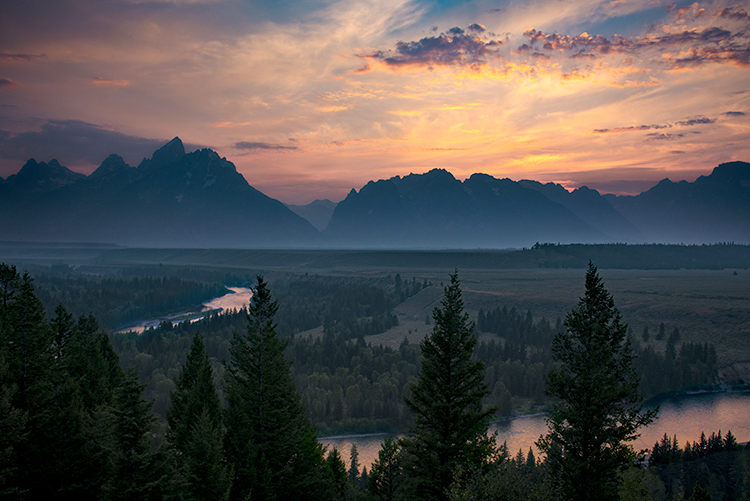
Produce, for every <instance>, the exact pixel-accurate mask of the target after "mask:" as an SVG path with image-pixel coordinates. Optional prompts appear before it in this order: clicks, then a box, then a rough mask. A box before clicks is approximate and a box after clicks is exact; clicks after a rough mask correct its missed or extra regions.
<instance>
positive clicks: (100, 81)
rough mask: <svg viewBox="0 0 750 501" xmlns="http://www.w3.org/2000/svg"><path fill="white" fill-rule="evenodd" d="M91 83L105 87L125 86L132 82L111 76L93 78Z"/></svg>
mask: <svg viewBox="0 0 750 501" xmlns="http://www.w3.org/2000/svg"><path fill="white" fill-rule="evenodd" d="M91 83H93V84H94V85H96V86H97V87H100V86H104V87H125V86H127V85H130V82H128V81H127V80H112V79H109V78H99V77H95V78H94V79H92V80H91Z"/></svg>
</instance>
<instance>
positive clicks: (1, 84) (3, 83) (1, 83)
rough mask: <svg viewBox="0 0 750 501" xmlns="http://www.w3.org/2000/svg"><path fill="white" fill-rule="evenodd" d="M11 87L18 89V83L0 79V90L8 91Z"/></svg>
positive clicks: (8, 79)
mask: <svg viewBox="0 0 750 501" xmlns="http://www.w3.org/2000/svg"><path fill="white" fill-rule="evenodd" d="M10 87H18V82H14V81H13V80H11V79H10V78H0V89H8V88H10Z"/></svg>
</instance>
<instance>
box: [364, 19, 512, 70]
mask: <svg viewBox="0 0 750 501" xmlns="http://www.w3.org/2000/svg"><path fill="white" fill-rule="evenodd" d="M483 30H484V27H483V26H481V25H478V24H472V25H471V26H470V27H469V31H471V33H472V34H466V32H464V30H462V29H461V28H459V27H455V28H451V29H449V30H448V32H447V33H441V34H440V35H438V36H435V37H425V38H422V39H420V40H419V41H416V42H398V43H396V48H395V49H393V50H390V51H386V52H382V51H378V52H375V53H374V54H370V55H367V56H364V57H367V58H371V59H375V60H379V61H382V62H383V63H385V64H386V65H388V66H391V67H408V66H416V67H420V66H422V67H432V66H478V65H483V64H485V63H487V61H488V60H489V59H491V58H493V57H497V49H498V48H499V47H500V45H502V42H500V41H497V40H485V39H483V38H482V37H481V36H480V35H479V33H482V31H483Z"/></svg>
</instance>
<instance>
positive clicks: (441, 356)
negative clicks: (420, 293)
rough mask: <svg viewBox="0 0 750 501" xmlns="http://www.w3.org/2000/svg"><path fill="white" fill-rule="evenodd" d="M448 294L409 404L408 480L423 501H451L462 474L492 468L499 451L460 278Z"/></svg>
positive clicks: (436, 318)
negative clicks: (489, 463)
mask: <svg viewBox="0 0 750 501" xmlns="http://www.w3.org/2000/svg"><path fill="white" fill-rule="evenodd" d="M444 290H445V296H444V298H443V301H442V309H438V308H435V310H434V312H433V319H434V327H433V330H432V333H431V334H430V335H429V336H427V337H426V338H425V339H424V340H422V342H421V345H420V346H421V349H422V357H423V359H422V370H421V372H420V374H419V380H418V381H417V383H416V384H413V385H412V387H411V397H410V398H407V399H405V402H406V405H407V407H408V408H409V410H410V411H411V412H412V414H413V415H414V426H413V428H412V429H411V430H410V431H409V434H408V437H407V438H406V439H405V440H404V451H405V453H406V459H407V467H406V474H407V477H408V478H409V488H410V491H411V492H412V494H413V495H414V496H418V497H420V498H421V499H436V500H443V499H447V496H448V489H449V488H450V486H451V484H452V483H453V482H454V480H455V479H456V475H457V473H458V472H459V470H460V469H463V470H468V469H469V468H471V467H478V466H481V465H483V464H485V463H487V461H488V460H489V458H490V456H491V455H492V453H493V450H494V446H493V443H494V441H493V440H492V439H491V438H489V437H488V436H487V430H488V426H489V418H490V416H491V415H492V414H493V412H494V411H495V409H483V408H482V398H484V397H485V396H486V395H488V394H489V389H488V388H487V384H486V383H485V381H484V363H483V362H481V361H477V360H473V359H472V356H473V353H474V346H475V345H476V343H477V338H476V337H475V336H474V332H473V331H474V324H473V323H472V322H470V321H469V315H468V314H467V313H465V312H464V304H463V300H462V298H461V288H460V283H459V281H458V274H457V273H454V274H453V275H451V282H450V285H448V286H446V287H445V289H444Z"/></svg>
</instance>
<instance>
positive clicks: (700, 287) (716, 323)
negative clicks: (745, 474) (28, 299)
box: [0, 245, 750, 365]
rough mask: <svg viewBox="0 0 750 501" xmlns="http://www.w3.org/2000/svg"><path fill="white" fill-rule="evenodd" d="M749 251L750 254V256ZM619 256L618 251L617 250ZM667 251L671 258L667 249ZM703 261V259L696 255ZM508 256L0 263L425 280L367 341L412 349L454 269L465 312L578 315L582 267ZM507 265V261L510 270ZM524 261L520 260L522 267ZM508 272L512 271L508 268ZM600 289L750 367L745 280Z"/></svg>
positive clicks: (94, 250)
mask: <svg viewBox="0 0 750 501" xmlns="http://www.w3.org/2000/svg"><path fill="white" fill-rule="evenodd" d="M749 249H750V248H749ZM619 250H620V251H621V250H622V249H619ZM667 250H668V249H667ZM698 250H701V251H702V252H704V251H705V249H698ZM510 254H512V253H511V252H508V251H442V252H441V251H417V252H408V251H324V250H314V251H305V250H211V249H122V248H111V247H105V246H97V247H87V246H85V245H81V246H75V245H72V246H71V245H68V246H62V247H60V246H57V247H56V246H49V245H48V246H37V247H34V246H28V245H27V246H19V245H0V261H4V262H9V263H14V264H18V265H19V266H21V267H23V265H24V264H27V263H39V264H45V265H50V264H70V265H73V266H77V267H79V269H81V270H82V271H83V270H87V271H89V272H92V273H109V272H115V271H117V270H118V269H122V268H128V267H139V268H143V269H146V270H148V269H149V267H151V268H152V269H154V270H155V271H156V270H157V269H163V268H164V267H181V268H191V269H200V270H216V271H221V272H231V273H237V274H241V275H245V274H248V275H251V276H252V275H254V274H256V273H263V274H265V275H266V277H267V278H268V279H269V280H271V281H272V280H273V279H274V277H281V276H289V275H290V274H291V275H294V274H300V275H303V274H305V273H310V274H320V275H331V276H351V277H373V278H382V277H387V276H389V275H390V276H395V274H396V273H400V274H401V277H402V278H403V279H405V280H407V279H409V280H410V279H411V278H412V277H416V279H417V280H418V281H420V282H421V281H423V280H425V279H426V280H428V281H430V282H432V283H433V284H435V285H433V286H432V287H428V288H426V289H424V290H422V291H421V292H420V293H419V294H417V295H416V296H414V297H411V298H409V299H408V300H407V301H406V302H405V303H403V304H401V305H399V306H398V307H397V308H396V314H397V315H398V317H399V325H398V326H397V327H395V328H393V329H391V330H389V331H388V332H385V333H383V334H379V335H377V336H372V337H371V338H370V339H369V340H370V341H372V342H375V343H378V344H379V343H382V344H384V345H398V344H400V343H401V341H402V340H403V339H404V337H406V338H408V339H409V340H410V342H417V341H418V340H419V339H421V338H422V337H423V336H424V335H425V334H426V333H427V332H429V331H430V329H431V325H427V324H426V322H425V319H426V318H429V319H430V321H431V316H432V315H431V313H432V310H433V308H434V307H435V306H438V305H439V302H440V299H441V297H442V288H441V287H440V284H441V283H446V282H447V281H448V280H449V274H450V273H451V272H452V271H453V270H454V269H455V268H458V269H459V278H460V279H461V282H462V286H463V291H464V300H465V303H466V308H467V311H468V312H469V313H470V314H471V315H472V317H475V316H476V313H477V312H478V311H479V309H480V308H484V309H485V310H486V309H490V308H494V307H497V306H500V307H502V306H507V307H508V308H510V307H515V308H516V309H518V310H520V311H523V312H525V311H526V310H531V311H532V313H533V314H534V316H535V317H537V318H539V317H546V318H548V319H549V320H550V321H552V322H554V321H555V319H556V318H557V317H561V318H564V316H565V314H566V313H567V312H568V311H570V309H571V308H573V307H574V306H575V304H576V303H577V301H578V297H579V296H580V295H581V294H582V293H583V286H584V273H585V270H584V268H583V267H581V266H579V267H577V268H541V267H529V268H525V269H521V268H518V267H517V266H516V265H517V264H518V262H516V261H513V260H512V259H510V258H509V255H510ZM509 259H510V260H509ZM524 259H526V258H524ZM511 261H512V262H513V263H515V264H513V266H510V265H508V263H509V262H511ZM600 274H601V276H602V278H603V279H604V282H605V286H606V287H607V289H608V290H609V291H610V292H611V293H612V294H613V296H614V299H615V304H616V306H617V307H618V308H619V310H620V312H621V313H622V315H623V318H624V320H625V322H626V323H628V324H629V325H630V326H631V327H632V328H633V330H634V332H635V333H636V334H637V335H638V336H640V335H641V333H642V331H643V327H644V326H648V328H649V330H650V333H651V341H650V342H651V343H652V344H653V345H654V346H656V347H657V348H659V349H663V347H664V346H663V345H664V341H655V340H654V337H655V335H656V333H657V332H658V326H659V324H660V323H661V322H664V324H665V326H666V329H667V333H669V332H671V331H672V329H673V328H674V327H678V328H679V330H680V333H681V334H682V339H683V340H684V341H701V342H703V341H710V342H712V343H714V344H715V345H716V348H717V352H718V355H719V360H720V362H721V363H722V364H725V365H728V364H733V363H738V362H747V361H750V270H746V269H681V270H642V269H621V268H618V267H611V268H601V269H600Z"/></svg>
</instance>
